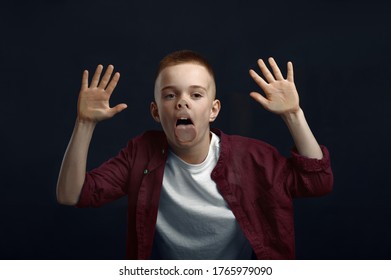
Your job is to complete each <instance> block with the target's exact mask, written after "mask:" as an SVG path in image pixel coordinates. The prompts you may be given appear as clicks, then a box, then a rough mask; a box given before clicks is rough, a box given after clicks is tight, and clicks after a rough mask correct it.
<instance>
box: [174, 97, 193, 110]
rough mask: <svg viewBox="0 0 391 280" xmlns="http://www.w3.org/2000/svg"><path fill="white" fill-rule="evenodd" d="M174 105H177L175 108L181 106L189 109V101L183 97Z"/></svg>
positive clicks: (180, 107)
mask: <svg viewBox="0 0 391 280" xmlns="http://www.w3.org/2000/svg"><path fill="white" fill-rule="evenodd" d="M176 107H177V109H182V108H186V109H190V107H189V102H187V100H186V99H185V98H181V99H180V100H179V101H178V103H177V105H176Z"/></svg>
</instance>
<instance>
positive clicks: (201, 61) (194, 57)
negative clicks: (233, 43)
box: [156, 50, 215, 80]
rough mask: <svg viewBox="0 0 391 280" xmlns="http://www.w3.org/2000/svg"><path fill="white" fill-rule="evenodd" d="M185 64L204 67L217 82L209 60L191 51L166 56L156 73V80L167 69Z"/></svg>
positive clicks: (180, 51)
mask: <svg viewBox="0 0 391 280" xmlns="http://www.w3.org/2000/svg"><path fill="white" fill-rule="evenodd" d="M183 63H194V64H198V65H201V66H204V67H205V68H206V69H207V70H208V72H209V74H210V75H211V77H212V78H213V80H215V75H214V72H213V69H212V66H211V65H210V63H209V62H208V60H206V58H205V57H203V56H202V55H200V54H199V53H197V52H194V51H191V50H179V51H175V52H172V53H170V54H168V55H166V56H165V57H164V58H163V59H162V60H161V61H160V63H159V67H158V70H157V73H156V79H157V77H158V76H159V74H160V73H161V72H162V71H163V70H164V69H165V68H167V67H169V66H175V65H178V64H183Z"/></svg>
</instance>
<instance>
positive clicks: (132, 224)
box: [77, 130, 333, 259]
mask: <svg viewBox="0 0 391 280" xmlns="http://www.w3.org/2000/svg"><path fill="white" fill-rule="evenodd" d="M213 132H214V133H216V134H217V135H218V136H219V138H220V141H221V142H220V157H219V160H218V162H217V164H216V167H215V168H214V170H213V172H212V174H211V177H212V179H213V180H214V181H215V182H216V184H217V187H218V189H219V191H220V193H221V195H222V196H223V197H224V199H225V200H226V202H227V203H228V205H229V207H230V209H231V210H232V212H233V214H234V215H235V217H236V219H237V221H238V223H239V225H240V227H241V229H242V231H243V233H244V235H245V236H246V238H247V239H248V241H249V242H250V244H251V246H252V248H253V251H254V253H255V256H256V257H257V258H258V259H293V258H294V257H295V243H294V223H293V204H292V198H294V197H305V196H306V197H308V196H321V195H324V194H327V193H328V192H330V191H331V189H332V185H333V174H332V171H331V168H330V158H329V153H328V151H327V149H326V148H325V147H323V146H321V148H322V152H323V158H322V159H321V160H317V159H310V158H306V157H303V156H300V155H299V154H298V153H297V152H295V151H292V157H290V158H288V159H287V158H285V157H283V156H282V155H281V154H280V153H279V152H278V151H277V150H276V149H275V148H274V147H272V146H270V145H269V144H267V143H264V142H262V141H259V140H255V139H251V138H246V137H241V136H232V135H226V134H224V133H223V132H221V131H220V130H213ZM168 148H169V147H168V144H167V140H166V136H165V134H164V133H163V132H161V131H149V132H146V133H144V134H142V135H140V136H137V137H135V138H134V139H132V140H130V141H129V142H128V145H127V147H126V148H124V149H122V150H121V151H120V153H119V154H118V155H117V156H116V157H114V158H112V159H110V160H108V161H107V162H105V163H104V164H102V165H101V166H100V167H98V168H96V169H94V170H92V171H90V172H88V173H87V174H86V179H85V182H84V185H83V189H82V192H81V195H80V199H79V202H78V204H77V207H99V206H101V205H103V204H105V203H108V202H110V201H113V200H115V199H118V198H120V197H122V196H124V195H128V237H127V257H128V258H129V259H149V258H150V256H151V253H152V245H153V239H154V232H155V225H156V219H157V211H158V207H159V199H160V191H161V187H162V181H163V173H164V167H165V162H166V159H167V150H168Z"/></svg>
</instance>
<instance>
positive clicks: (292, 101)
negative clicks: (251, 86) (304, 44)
mask: <svg viewBox="0 0 391 280" xmlns="http://www.w3.org/2000/svg"><path fill="white" fill-rule="evenodd" d="M269 64H270V66H271V68H272V70H273V74H272V73H271V72H270V71H269V69H268V68H267V66H266V64H265V63H264V62H263V60H262V59H259V60H258V66H259V68H260V69H261V72H262V74H263V76H264V77H265V79H266V81H265V80H264V79H263V78H262V77H261V76H259V75H258V74H257V73H256V72H255V71H254V70H252V69H251V70H250V76H251V77H252V78H253V79H254V81H255V82H256V83H257V84H258V85H259V86H260V87H261V89H262V91H263V92H264V94H265V96H263V95H262V94H260V93H258V92H251V93H250V96H251V97H252V98H254V99H255V100H256V101H257V102H259V103H260V104H261V105H262V106H263V107H264V108H265V109H266V110H268V111H270V112H273V113H276V114H285V113H292V112H297V111H298V110H299V109H300V107H299V95H298V93H297V90H296V86H295V83H294V80H293V65H292V62H288V73H287V78H286V79H284V77H283V76H282V74H281V71H280V69H279V68H278V66H277V63H276V62H275V61H274V59H273V58H269Z"/></svg>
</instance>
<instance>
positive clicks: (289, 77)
mask: <svg viewBox="0 0 391 280" xmlns="http://www.w3.org/2000/svg"><path fill="white" fill-rule="evenodd" d="M287 68H288V74H287V80H288V81H290V82H293V81H294V77H293V63H292V62H290V61H289V62H288V67H287Z"/></svg>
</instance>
